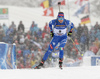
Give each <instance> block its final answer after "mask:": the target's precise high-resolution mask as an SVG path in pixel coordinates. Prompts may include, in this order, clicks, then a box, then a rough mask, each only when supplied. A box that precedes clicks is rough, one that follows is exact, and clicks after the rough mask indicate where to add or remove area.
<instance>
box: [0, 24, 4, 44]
mask: <svg viewBox="0 0 100 79" xmlns="http://www.w3.org/2000/svg"><path fill="white" fill-rule="evenodd" d="M3 34H4V32H3V29H2V27H1V25H0V42H1V41H2V38H3Z"/></svg>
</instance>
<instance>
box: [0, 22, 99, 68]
mask: <svg viewBox="0 0 100 79" xmlns="http://www.w3.org/2000/svg"><path fill="white" fill-rule="evenodd" d="M88 27H89V26H86V25H85V24H84V25H81V24H79V26H78V27H77V28H76V26H75V27H74V31H73V34H72V39H73V40H74V42H75V44H74V43H73V42H72V41H71V40H70V39H69V40H68V41H67V44H66V46H65V48H64V57H65V58H72V59H74V60H77V59H80V55H84V52H86V51H87V50H90V51H92V52H93V53H94V54H95V55H100V25H99V24H98V22H96V24H95V25H94V26H91V29H88ZM51 39H52V38H51V37H50V28H49V26H48V23H46V24H45V26H44V28H43V30H42V29H41V28H39V27H38V24H36V23H35V21H32V24H30V27H29V31H27V32H25V26H24V23H23V22H22V21H20V22H19V25H18V26H16V24H15V23H14V22H12V23H11V25H10V26H7V25H6V24H5V23H4V24H2V25H1V24H0V42H5V43H10V44H13V43H15V44H16V57H17V61H16V62H17V68H19V69H20V68H32V67H34V65H36V64H38V63H39V62H40V61H41V59H42V57H43V55H44V54H45V52H46V50H47V49H48V45H49V43H50V40H51ZM79 50H81V52H79ZM54 51H58V52H59V50H58V49H55V50H54ZM54 51H53V53H54ZM54 55H57V54H54ZM55 57H56V56H55ZM51 59H54V57H53V56H52V55H50V56H49V58H48V60H47V64H50V61H51Z"/></svg>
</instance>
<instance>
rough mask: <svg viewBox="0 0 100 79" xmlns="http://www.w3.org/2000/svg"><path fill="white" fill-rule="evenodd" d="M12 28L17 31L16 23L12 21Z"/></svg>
mask: <svg viewBox="0 0 100 79" xmlns="http://www.w3.org/2000/svg"><path fill="white" fill-rule="evenodd" d="M11 28H13V29H15V28H16V25H15V24H14V22H13V21H12V24H11Z"/></svg>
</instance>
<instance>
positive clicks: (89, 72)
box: [0, 66, 100, 79]
mask: <svg viewBox="0 0 100 79" xmlns="http://www.w3.org/2000/svg"><path fill="white" fill-rule="evenodd" d="M0 79H100V67H99V66H82V67H64V68H63V70H61V69H59V68H44V69H38V70H37V69H14V70H0Z"/></svg>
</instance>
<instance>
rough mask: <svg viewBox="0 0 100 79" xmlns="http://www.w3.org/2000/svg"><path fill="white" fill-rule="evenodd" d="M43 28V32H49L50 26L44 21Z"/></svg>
mask: <svg viewBox="0 0 100 79" xmlns="http://www.w3.org/2000/svg"><path fill="white" fill-rule="evenodd" d="M44 30H45V32H47V33H50V28H49V26H48V23H47V22H46V24H45V26H44Z"/></svg>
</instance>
